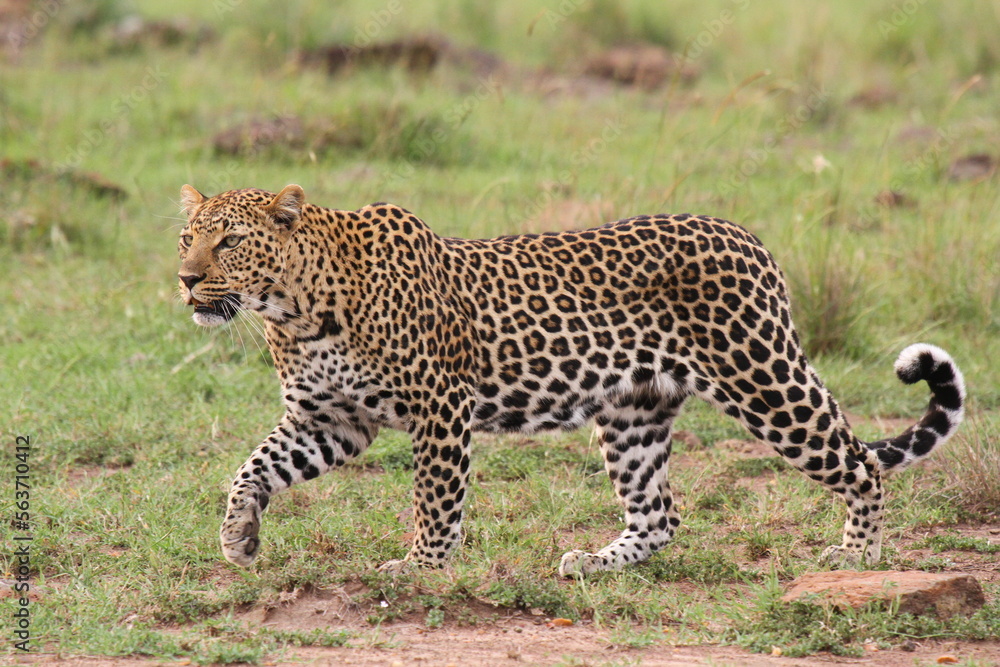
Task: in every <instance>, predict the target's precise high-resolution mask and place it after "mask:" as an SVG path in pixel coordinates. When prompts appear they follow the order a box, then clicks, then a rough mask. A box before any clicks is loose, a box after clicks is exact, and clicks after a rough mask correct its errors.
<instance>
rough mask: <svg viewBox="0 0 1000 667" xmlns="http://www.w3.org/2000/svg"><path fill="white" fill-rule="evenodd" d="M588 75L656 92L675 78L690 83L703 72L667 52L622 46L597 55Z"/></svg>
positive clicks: (588, 67) (634, 46) (645, 45)
mask: <svg viewBox="0 0 1000 667" xmlns="http://www.w3.org/2000/svg"><path fill="white" fill-rule="evenodd" d="M584 74H587V75H589V76H594V77H597V78H601V79H609V80H611V81H615V82H616V83H620V84H623V85H626V86H636V87H638V88H645V89H647V90H652V89H654V88H659V87H660V86H662V85H663V84H665V83H667V82H668V81H669V80H670V79H671V78H672V77H674V76H677V77H679V78H680V80H681V81H683V82H685V83H690V82H692V81H694V80H695V79H697V78H698V76H699V74H700V72H699V71H698V70H697V68H695V67H694V66H693V65H690V64H688V63H686V62H685V61H684V60H683V59H678V58H675V57H674V56H673V55H671V54H670V53H668V52H667V51H666V49H663V48H661V47H659V46H653V45H647V44H639V45H632V46H618V47H615V48H613V49H611V50H609V51H605V52H604V53H599V54H597V55H595V56H593V57H592V58H590V59H589V60H588V61H587V63H586V66H585V69H584Z"/></svg>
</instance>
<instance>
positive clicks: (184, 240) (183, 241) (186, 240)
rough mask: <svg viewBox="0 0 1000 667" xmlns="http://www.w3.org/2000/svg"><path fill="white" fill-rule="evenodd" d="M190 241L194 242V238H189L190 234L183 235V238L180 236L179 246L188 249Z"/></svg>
mask: <svg viewBox="0 0 1000 667" xmlns="http://www.w3.org/2000/svg"><path fill="white" fill-rule="evenodd" d="M192 241H194V237H193V236H191V235H190V234H184V235H183V236H181V245H182V246H184V247H185V248H190V247H191V242H192Z"/></svg>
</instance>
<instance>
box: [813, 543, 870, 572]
mask: <svg viewBox="0 0 1000 667" xmlns="http://www.w3.org/2000/svg"><path fill="white" fill-rule="evenodd" d="M862 561H863V558H862V556H861V552H860V551H858V550H857V549H852V548H850V547H845V546H842V545H839V544H835V545H833V546H829V547H827V548H826V549H824V550H823V553H821V554H820V556H819V562H820V563H822V564H823V565H827V566H829V567H830V568H832V569H834V570H856V569H858V566H859V565H861V564H862Z"/></svg>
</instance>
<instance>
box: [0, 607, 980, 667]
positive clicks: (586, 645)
mask: <svg viewBox="0 0 1000 667" xmlns="http://www.w3.org/2000/svg"><path fill="white" fill-rule="evenodd" d="M383 641H385V642H386V643H387V644H388V645H389V646H390V648H364V647H361V648H302V649H297V650H294V651H289V652H287V653H286V654H285V655H284V656H282V659H281V660H280V661H277V662H268V663H264V664H265V665H360V666H362V667H364V666H373V665H386V666H391V667H397V666H399V667H402V666H407V667H409V666H415V667H446V666H448V665H454V666H455V667H460V666H466V665H472V666H478V665H499V666H509V667H515V666H522V665H555V664H563V665H573V666H574V667H585V666H589V665H593V666H594V667H598V666H600V665H643V666H644V667H681V666H683V665H715V666H723V665H733V666H744V665H745V666H749V667H763V666H771V665H774V666H781V667H801V666H804V665H879V666H882V665H884V666H886V667H914V666H915V665H916V666H922V665H938V664H950V663H951V662H952V661H951V660H949V658H954V662H957V663H958V664H964V665H969V664H975V665H981V666H984V667H985V666H995V665H1000V641H992V642H958V643H956V642H945V643H939V642H926V643H919V644H917V646H916V648H915V650H913V651H904V650H902V649H894V650H892V651H877V652H871V653H867V654H865V655H864V656H863V657H860V658H841V657H836V656H830V655H824V654H820V655H815V656H810V657H808V658H787V657H778V656H771V655H758V654H754V653H748V652H747V651H743V650H741V649H738V648H735V647H731V646H671V645H669V644H665V643H660V644H656V645H654V646H650V647H647V648H642V649H623V648H613V647H610V646H609V644H608V642H607V641H605V639H604V633H603V632H602V631H600V630H596V629H594V628H593V627H592V626H589V625H587V624H585V623H583V624H580V625H579V626H574V627H571V628H548V627H546V626H545V625H544V624H538V625H536V624H535V623H534V622H532V621H531V620H527V619H524V618H511V619H509V620H504V621H501V622H499V623H497V624H495V625H494V626H491V627H485V628H449V629H441V630H431V631H428V630H426V629H425V628H424V627H423V626H422V625H417V624H398V625H393V626H392V627H388V628H384V639H383ZM0 664H3V665H17V664H26V665H62V666H65V667H112V666H119V665H120V666H122V667H152V666H153V665H189V664H191V662H190V661H187V660H180V661H166V662H157V661H150V660H137V659H124V658H104V657H98V656H61V655H57V654H34V655H31V656H26V657H24V658H19V659H15V658H11V657H7V658H3V659H0Z"/></svg>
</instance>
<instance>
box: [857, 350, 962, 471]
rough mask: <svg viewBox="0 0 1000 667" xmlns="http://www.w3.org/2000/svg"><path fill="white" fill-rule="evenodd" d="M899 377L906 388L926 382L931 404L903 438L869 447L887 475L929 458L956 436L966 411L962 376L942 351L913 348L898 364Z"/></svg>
mask: <svg viewBox="0 0 1000 667" xmlns="http://www.w3.org/2000/svg"><path fill="white" fill-rule="evenodd" d="M896 375H897V376H898V377H899V379H900V380H902V381H903V382H904V383H905V384H914V383H916V382H919V381H920V380H926V381H927V384H928V386H930V389H931V400H930V404H929V405H928V406H927V411H926V412H925V413H924V416H923V417H922V418H921V419H920V421H919V422H917V423H916V424H914V425H913V426H911V427H910V428H908V429H906V430H905V431H903V432H902V433H901V434H900V435H897V436H896V437H894V438H886V439H884V440H878V441H876V442H870V443H866V444H867V446H868V449H869V450H871V452H872V454H874V455H875V456H876V457H877V458H878V462H879V467H880V468H881V470H882V472H883V473H887V472H895V471H897V470H902V469H904V468H906V467H907V466H909V465H910V464H912V463H914V462H916V461H919V460H921V459H923V458H924V457H926V456H927V455H929V454H930V453H931V452H932V451H933V450H934V448H936V447H937V446H938V445H940V444H941V443H943V442H944V441H945V440H947V439H948V438H950V437H951V436H952V435H953V434H954V433H955V431H956V430H957V429H958V425H959V424H961V423H962V417H963V415H964V411H965V380H964V379H963V378H962V372H961V371H960V370H959V369H958V366H957V365H956V364H955V362H954V360H953V359H952V358H951V356H950V355H949V354H948V353H947V352H945V351H944V350H942V349H941V348H939V347H935V346H934V345H927V344H924V343H918V344H916V345H910V346H909V347H907V348H906V349H904V350H903V351H902V352H901V353H900V355H899V358H898V359H897V360H896Z"/></svg>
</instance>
